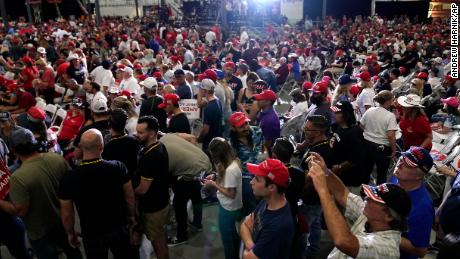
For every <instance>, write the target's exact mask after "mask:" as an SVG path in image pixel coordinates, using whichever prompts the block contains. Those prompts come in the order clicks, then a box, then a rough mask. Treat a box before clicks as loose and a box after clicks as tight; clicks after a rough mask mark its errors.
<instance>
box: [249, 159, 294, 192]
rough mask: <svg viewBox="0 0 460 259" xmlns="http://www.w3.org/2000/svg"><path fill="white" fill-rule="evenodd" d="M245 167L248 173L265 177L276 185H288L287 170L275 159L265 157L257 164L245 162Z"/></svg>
mask: <svg viewBox="0 0 460 259" xmlns="http://www.w3.org/2000/svg"><path fill="white" fill-rule="evenodd" d="M246 168H247V169H248V172H249V173H251V174H253V175H257V176H261V177H267V178H268V179H270V180H272V181H273V182H274V183H275V184H276V185H280V186H283V187H287V186H288V185H289V171H288V169H287V167H286V166H285V165H284V164H283V162H281V161H279V160H277V159H267V160H265V161H263V162H262V163H260V164H258V165H257V164H251V163H247V164H246Z"/></svg>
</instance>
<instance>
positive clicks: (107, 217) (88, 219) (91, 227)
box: [59, 129, 139, 259]
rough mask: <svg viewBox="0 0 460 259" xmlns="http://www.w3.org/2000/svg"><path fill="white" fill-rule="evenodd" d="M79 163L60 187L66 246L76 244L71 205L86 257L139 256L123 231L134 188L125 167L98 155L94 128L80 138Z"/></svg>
mask: <svg viewBox="0 0 460 259" xmlns="http://www.w3.org/2000/svg"><path fill="white" fill-rule="evenodd" d="M80 148H81V150H82V155H83V161H82V163H81V164H80V165H79V166H78V167H77V168H75V169H74V170H72V171H71V172H70V173H69V174H67V175H66V176H65V177H64V178H63V180H62V182H61V186H60V190H59V198H60V202H61V217H62V222H63V225H64V227H65V229H66V231H67V234H68V239H69V242H70V245H71V246H73V247H77V246H79V245H80V243H79V241H78V233H77V232H76V231H75V212H74V209H73V208H74V204H75V206H76V208H77V211H78V215H79V216H80V226H81V230H82V236H83V245H84V248H85V252H86V257H87V258H88V259H92V258H95V259H96V258H97V259H100V258H107V257H108V251H109V249H110V250H111V252H112V254H113V255H114V258H139V251H138V249H137V250H134V249H132V247H131V246H130V239H129V235H128V231H127V226H128V225H129V224H134V191H133V188H132V184H131V181H130V177H129V174H128V170H127V169H126V166H125V165H124V164H123V163H121V162H119V161H107V160H103V159H102V158H101V154H102V151H103V149H104V142H103V137H102V134H101V132H100V131H99V130H97V129H89V130H87V131H85V132H84V133H83V135H82V137H81V141H80Z"/></svg>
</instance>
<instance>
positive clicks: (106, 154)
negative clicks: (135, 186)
mask: <svg viewBox="0 0 460 259" xmlns="http://www.w3.org/2000/svg"><path fill="white" fill-rule="evenodd" d="M139 150H140V146H139V142H138V141H137V139H136V138H135V137H133V136H130V135H128V134H124V135H121V136H116V137H113V136H110V139H109V141H108V142H107V144H105V145H104V151H103V152H102V158H104V159H106V160H117V161H120V162H122V163H123V164H124V165H125V166H126V168H127V169H128V173H129V176H130V178H131V180H132V181H133V182H134V180H135V172H136V168H137V155H138V153H139Z"/></svg>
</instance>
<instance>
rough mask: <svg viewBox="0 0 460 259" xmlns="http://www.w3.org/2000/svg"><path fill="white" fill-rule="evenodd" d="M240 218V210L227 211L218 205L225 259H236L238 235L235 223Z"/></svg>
mask: <svg viewBox="0 0 460 259" xmlns="http://www.w3.org/2000/svg"><path fill="white" fill-rule="evenodd" d="M240 219H241V210H236V211H229V210H226V209H224V208H223V207H222V206H219V231H220V237H221V239H222V244H223V245H224V254H225V259H238V258H239V255H238V252H239V248H240V241H241V239H240V236H239V235H238V232H237V229H236V225H235V224H236V223H237V222H238V221H239V220H240Z"/></svg>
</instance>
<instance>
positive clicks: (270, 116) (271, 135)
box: [257, 107, 281, 143]
mask: <svg viewBox="0 0 460 259" xmlns="http://www.w3.org/2000/svg"><path fill="white" fill-rule="evenodd" d="M257 124H258V125H259V127H260V128H261V129H262V134H263V136H264V141H273V143H274V142H275V140H276V139H277V138H279V137H280V134H281V128H280V119H279V117H278V114H277V113H276V111H275V110H274V109H273V107H270V108H268V109H266V110H264V111H261V112H260V113H259V115H258V116H257Z"/></svg>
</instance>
